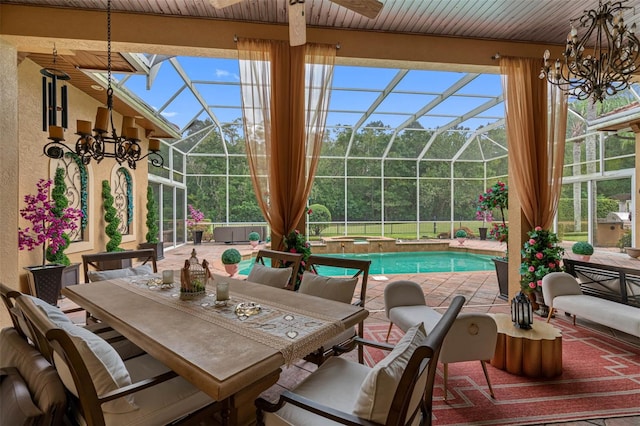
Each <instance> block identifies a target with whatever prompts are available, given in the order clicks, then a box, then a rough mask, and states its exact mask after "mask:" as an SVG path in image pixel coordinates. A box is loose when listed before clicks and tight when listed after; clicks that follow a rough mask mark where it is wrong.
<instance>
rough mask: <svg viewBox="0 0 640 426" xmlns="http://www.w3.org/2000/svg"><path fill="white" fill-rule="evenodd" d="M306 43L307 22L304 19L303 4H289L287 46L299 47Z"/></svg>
mask: <svg viewBox="0 0 640 426" xmlns="http://www.w3.org/2000/svg"><path fill="white" fill-rule="evenodd" d="M306 42H307V22H306V19H305V17H304V3H295V4H291V2H289V44H290V45H291V46H300V45H303V44H305V43H306Z"/></svg>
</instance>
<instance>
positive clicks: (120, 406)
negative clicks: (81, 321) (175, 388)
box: [54, 324, 137, 413]
mask: <svg viewBox="0 0 640 426" xmlns="http://www.w3.org/2000/svg"><path fill="white" fill-rule="evenodd" d="M60 328H62V329H63V330H64V331H66V332H67V334H68V335H69V336H70V337H71V340H72V341H73V344H74V345H75V347H76V348H77V349H78V352H79V353H80V356H81V357H82V360H83V361H84V363H85V365H86V367H87V370H88V371H89V374H90V375H91V378H92V379H93V385H94V386H95V388H96V392H97V393H98V396H100V395H103V394H105V393H107V392H110V391H112V390H116V389H118V388H121V387H123V386H127V385H130V384H131V377H130V376H129V371H127V368H126V366H125V365H124V362H123V361H122V358H120V356H119V355H118V353H117V352H116V350H115V349H114V348H113V347H112V346H111V345H109V344H108V343H107V342H106V341H105V340H104V339H102V338H101V337H100V336H97V335H96V334H94V333H92V332H91V331H89V330H86V329H84V328H82V327H78V326H76V325H74V324H70V325H62V326H61V327H60ZM54 360H55V366H56V370H58V374H59V375H60V378H61V379H62V382H63V383H64V385H65V386H66V387H67V389H69V391H70V392H71V393H73V394H74V395H75V396H79V395H78V390H77V389H76V386H75V384H74V382H73V377H72V376H71V372H70V371H69V367H67V364H66V362H65V361H64V360H62V359H61V358H60V356H59V355H58V354H57V353H54ZM102 407H103V411H106V412H112V413H122V412H127V411H131V410H135V409H137V406H136V405H135V403H134V401H133V396H131V395H128V396H126V397H122V398H118V399H116V400H113V401H109V402H107V403H105V404H103V405H102Z"/></svg>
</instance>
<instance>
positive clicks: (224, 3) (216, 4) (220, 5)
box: [209, 0, 242, 9]
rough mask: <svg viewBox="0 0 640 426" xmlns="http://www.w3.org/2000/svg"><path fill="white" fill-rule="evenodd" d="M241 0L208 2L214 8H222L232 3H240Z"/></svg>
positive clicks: (213, 0) (210, 0) (211, 0)
mask: <svg viewBox="0 0 640 426" xmlns="http://www.w3.org/2000/svg"><path fill="white" fill-rule="evenodd" d="M241 1H242V0H209V3H211V5H212V6H213V7H215V8H216V9H222V8H223V7H227V6H231V5H232V4H236V3H240V2H241Z"/></svg>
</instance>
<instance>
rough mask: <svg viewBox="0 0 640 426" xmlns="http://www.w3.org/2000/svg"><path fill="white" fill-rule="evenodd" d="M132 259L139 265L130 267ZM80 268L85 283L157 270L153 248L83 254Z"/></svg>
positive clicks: (150, 272)
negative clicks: (82, 271)
mask: <svg viewBox="0 0 640 426" xmlns="http://www.w3.org/2000/svg"><path fill="white" fill-rule="evenodd" d="M134 259H137V260H139V261H140V265H139V266H136V267H131V264H132V261H133V260H134ZM123 265H126V266H125V267H123ZM82 268H83V270H84V282H85V283H89V282H93V281H101V280H108V279H112V278H121V277H124V276H128V275H144V274H152V273H156V272H158V265H157V262H156V251H155V250H154V249H139V250H124V251H114V252H104V253H89V254H83V255H82Z"/></svg>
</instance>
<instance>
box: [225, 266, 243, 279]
mask: <svg viewBox="0 0 640 426" xmlns="http://www.w3.org/2000/svg"><path fill="white" fill-rule="evenodd" d="M238 268H239V266H238V264H237V263H232V264H230V265H224V270H225V271H227V274H229V276H230V277H233V276H234V275H235V274H237V273H238Z"/></svg>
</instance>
